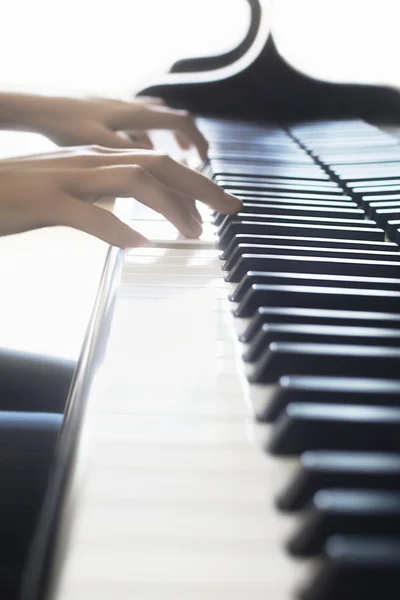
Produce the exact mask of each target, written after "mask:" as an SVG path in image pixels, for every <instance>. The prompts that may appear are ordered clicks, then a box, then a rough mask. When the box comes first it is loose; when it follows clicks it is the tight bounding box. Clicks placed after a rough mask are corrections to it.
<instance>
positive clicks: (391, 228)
mask: <svg viewBox="0 0 400 600" xmlns="http://www.w3.org/2000/svg"><path fill="white" fill-rule="evenodd" d="M399 228H400V219H390V220H388V221H386V225H385V231H386V234H387V236H388V237H389V238H390V239H391V240H393V241H394V242H396V243H397V244H398V243H399V242H400V239H399V235H398V230H399Z"/></svg>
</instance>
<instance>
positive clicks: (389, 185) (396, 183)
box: [345, 179, 400, 194]
mask: <svg viewBox="0 0 400 600" xmlns="http://www.w3.org/2000/svg"><path fill="white" fill-rule="evenodd" d="M345 187H346V188H347V189H349V190H351V193H355V194H362V193H364V192H365V193H371V194H373V193H375V192H376V193H378V194H381V193H383V194H385V193H390V192H391V190H392V189H393V190H394V191H395V193H396V192H400V179H386V180H383V181H381V180H376V181H374V180H370V181H368V182H366V183H364V182H363V181H347V182H346V184H345ZM396 188H397V190H396Z"/></svg>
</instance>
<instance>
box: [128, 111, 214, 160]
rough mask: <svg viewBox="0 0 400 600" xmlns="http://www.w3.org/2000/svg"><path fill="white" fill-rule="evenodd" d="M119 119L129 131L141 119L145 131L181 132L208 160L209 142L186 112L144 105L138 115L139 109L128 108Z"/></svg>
mask: <svg viewBox="0 0 400 600" xmlns="http://www.w3.org/2000/svg"><path fill="white" fill-rule="evenodd" d="M118 119H119V120H120V119H121V120H122V121H123V124H121V127H119V125H118V124H116V126H117V128H121V129H127V128H129V124H132V122H133V121H136V122H137V120H138V119H140V124H141V127H143V129H146V130H150V129H171V130H173V131H180V132H181V134H183V135H184V136H185V137H186V138H187V139H189V140H190V141H191V143H192V144H194V146H195V147H196V149H197V151H198V153H199V155H200V156H201V158H202V159H203V160H206V158H207V151H208V142H207V140H206V139H205V137H204V136H203V134H202V133H201V131H200V129H199V128H198V127H197V125H196V123H195V121H194V119H193V117H192V116H191V114H190V113H188V112H187V111H185V110H175V109H173V108H169V107H168V106H162V105H149V104H147V105H146V104H143V105H142V106H141V107H140V112H139V113H138V107H137V106H132V107H129V106H128V107H127V109H126V111H125V110H124V111H122V112H121V113H120V115H118Z"/></svg>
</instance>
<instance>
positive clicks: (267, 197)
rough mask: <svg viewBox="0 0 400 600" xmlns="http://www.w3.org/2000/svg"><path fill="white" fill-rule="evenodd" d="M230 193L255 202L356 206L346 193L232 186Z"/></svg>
mask: <svg viewBox="0 0 400 600" xmlns="http://www.w3.org/2000/svg"><path fill="white" fill-rule="evenodd" d="M230 193H231V194H235V195H237V196H240V197H243V198H246V199H248V200H249V201H250V200H251V199H254V201H256V200H257V202H260V201H264V202H278V201H282V202H291V203H292V204H309V203H310V204H316V205H321V206H338V207H339V208H340V207H342V208H346V207H352V206H354V205H356V206H357V204H356V202H355V201H354V200H353V198H352V197H351V196H348V195H345V194H343V195H341V196H339V195H335V194H311V193H308V191H307V193H306V192H268V191H264V190H247V191H246V190H245V189H242V188H233V189H231V190H230Z"/></svg>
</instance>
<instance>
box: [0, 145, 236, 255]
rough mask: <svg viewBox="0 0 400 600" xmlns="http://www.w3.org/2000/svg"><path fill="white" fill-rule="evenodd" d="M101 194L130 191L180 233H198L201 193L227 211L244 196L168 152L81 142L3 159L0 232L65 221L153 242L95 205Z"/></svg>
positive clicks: (113, 240) (101, 233)
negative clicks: (58, 148) (88, 144)
mask: <svg viewBox="0 0 400 600" xmlns="http://www.w3.org/2000/svg"><path fill="white" fill-rule="evenodd" d="M104 196H125V197H134V198H136V199H137V200H138V201H140V202H142V203H143V204H145V205H146V206H149V207H150V208H152V209H153V210H156V211H157V212H159V213H161V214H162V215H163V216H164V217H165V218H166V219H168V220H169V221H170V222H171V223H172V224H173V225H174V226H175V227H176V228H177V229H178V231H180V233H182V234H183V235H184V236H186V237H189V238H197V237H199V236H200V235H201V232H202V227H201V217H200V215H199V212H198V211H197V209H196V206H195V200H196V199H197V200H200V201H202V202H204V203H205V204H207V205H208V206H210V207H211V208H213V209H215V210H218V211H219V212H222V213H226V214H235V213H236V212H238V211H239V210H240V208H241V201H240V200H239V199H238V198H236V197H235V196H232V195H231V194H228V193H226V192H224V190H222V189H221V188H220V187H218V186H217V185H216V184H215V183H213V182H212V181H210V180H209V179H207V178H206V177H204V176H203V175H201V174H200V173H198V172H196V171H193V170H191V169H189V168H188V167H185V166H184V165H182V164H180V163H178V162H176V161H174V160H173V159H172V158H171V157H169V156H168V155H164V154H160V153H157V152H153V151H143V150H117V149H116V150H113V149H109V148H102V147H100V146H80V147H73V148H67V149H64V150H59V151H55V152H52V153H49V154H39V155H34V156H28V157H21V158H14V159H4V160H0V235H7V234H11V233H19V232H22V231H27V230H30V229H37V228H40V227H47V226H51V225H66V226H69V227H74V228H75V229H80V230H81V231H85V232H87V233H89V234H91V235H94V236H96V237H98V238H100V239H102V240H104V241H105V242H108V243H109V244H111V245H112V246H119V247H121V248H129V247H137V246H144V245H148V244H150V243H151V242H150V241H149V240H147V239H146V238H145V237H144V236H142V235H141V234H139V233H138V232H136V231H134V230H133V229H131V228H130V227H129V226H128V225H126V224H125V223H123V222H122V221H120V220H119V219H118V218H117V217H116V216H115V215H113V214H112V213H110V212H108V211H106V210H104V209H102V208H99V207H97V206H93V205H92V202H94V201H95V200H97V199H99V198H101V197H104Z"/></svg>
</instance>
